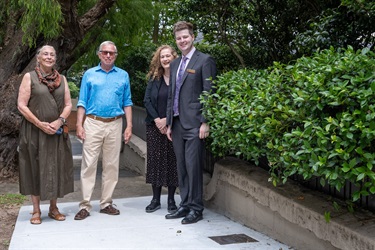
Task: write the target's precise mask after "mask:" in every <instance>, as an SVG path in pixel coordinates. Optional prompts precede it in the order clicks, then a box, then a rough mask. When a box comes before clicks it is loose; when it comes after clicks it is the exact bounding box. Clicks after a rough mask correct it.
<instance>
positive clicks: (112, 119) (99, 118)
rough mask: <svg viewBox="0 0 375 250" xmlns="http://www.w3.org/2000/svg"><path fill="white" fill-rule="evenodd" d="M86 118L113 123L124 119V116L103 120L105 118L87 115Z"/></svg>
mask: <svg viewBox="0 0 375 250" xmlns="http://www.w3.org/2000/svg"><path fill="white" fill-rule="evenodd" d="M86 116H87V117H90V118H91V119H94V120H97V121H101V122H113V121H116V120H117V119H120V118H121V117H122V115H119V116H115V117H111V118H103V117H100V116H96V115H86Z"/></svg>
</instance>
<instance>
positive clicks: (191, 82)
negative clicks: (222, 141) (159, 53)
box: [167, 50, 217, 129]
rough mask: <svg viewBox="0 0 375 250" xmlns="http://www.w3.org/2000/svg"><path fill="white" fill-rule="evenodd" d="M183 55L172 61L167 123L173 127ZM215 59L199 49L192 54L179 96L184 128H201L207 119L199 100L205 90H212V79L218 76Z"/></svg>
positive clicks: (180, 116) (180, 115) (180, 113)
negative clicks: (174, 107)
mask: <svg viewBox="0 0 375 250" xmlns="http://www.w3.org/2000/svg"><path fill="white" fill-rule="evenodd" d="M181 59H182V57H179V58H177V59H175V60H173V61H172V62H171V66H170V68H171V77H170V87H169V91H168V104H167V125H169V126H171V127H173V124H172V123H173V100H174V96H175V90H176V78H177V69H178V66H179V65H180V62H181ZM216 74H217V69H216V63H215V60H214V59H213V58H212V57H211V56H209V55H207V54H204V53H202V52H200V51H198V50H196V51H195V52H194V54H193V55H192V57H191V59H190V61H189V64H188V65H187V66H186V69H185V72H184V75H183V82H182V86H181V89H180V97H179V104H178V105H179V118H180V121H181V125H182V127H183V128H184V129H192V128H199V127H200V125H201V124H202V123H205V122H207V120H206V119H205V118H204V116H203V115H202V108H203V107H202V104H201V102H200V100H199V97H200V95H201V94H202V92H203V91H210V89H211V80H209V78H210V77H212V79H215V78H216Z"/></svg>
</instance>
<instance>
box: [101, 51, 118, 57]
mask: <svg viewBox="0 0 375 250" xmlns="http://www.w3.org/2000/svg"><path fill="white" fill-rule="evenodd" d="M99 52H100V53H101V54H102V55H103V56H106V55H108V54H109V55H110V56H114V55H117V52H113V51H106V50H101V51H99Z"/></svg>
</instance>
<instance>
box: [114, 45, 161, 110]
mask: <svg viewBox="0 0 375 250" xmlns="http://www.w3.org/2000/svg"><path fill="white" fill-rule="evenodd" d="M156 48H157V46H156V45H155V44H152V43H144V44H142V45H139V46H133V47H132V49H129V50H127V51H125V56H124V58H125V59H124V60H123V61H119V62H118V66H120V67H122V68H123V69H124V70H126V71H127V72H128V73H129V77H130V86H131V91H132V100H133V103H134V104H135V105H137V106H141V107H143V98H144V95H145V91H146V87H147V79H146V74H147V72H148V70H149V65H150V61H151V57H152V54H153V53H154V51H155V50H156Z"/></svg>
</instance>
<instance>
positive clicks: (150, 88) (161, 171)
mask: <svg viewBox="0 0 375 250" xmlns="http://www.w3.org/2000/svg"><path fill="white" fill-rule="evenodd" d="M176 57H177V52H176V51H175V50H174V49H173V48H172V47H170V46H169V45H162V46H160V47H159V48H158V49H157V50H156V51H155V53H154V55H153V57H152V60H151V63H150V71H149V72H148V74H147V78H148V79H149V81H148V85H147V88H146V93H145V97H144V100H143V101H144V105H145V107H146V111H147V117H146V120H145V122H146V142H147V172H146V183H150V184H151V185H152V193H153V197H152V200H151V203H150V204H149V205H148V206H147V207H146V212H147V213H151V212H154V211H156V210H158V209H159V208H160V196H161V189H162V187H163V186H164V187H168V212H173V211H176V210H177V206H176V203H175V199H174V194H175V191H176V188H177V186H178V177H177V167H176V156H175V154H174V151H173V146H172V142H171V141H169V140H168V138H167V136H166V132H167V127H166V112H167V99H168V88H169V75H170V68H169V65H170V63H171V62H172V61H173V60H174V59H175V58H176Z"/></svg>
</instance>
